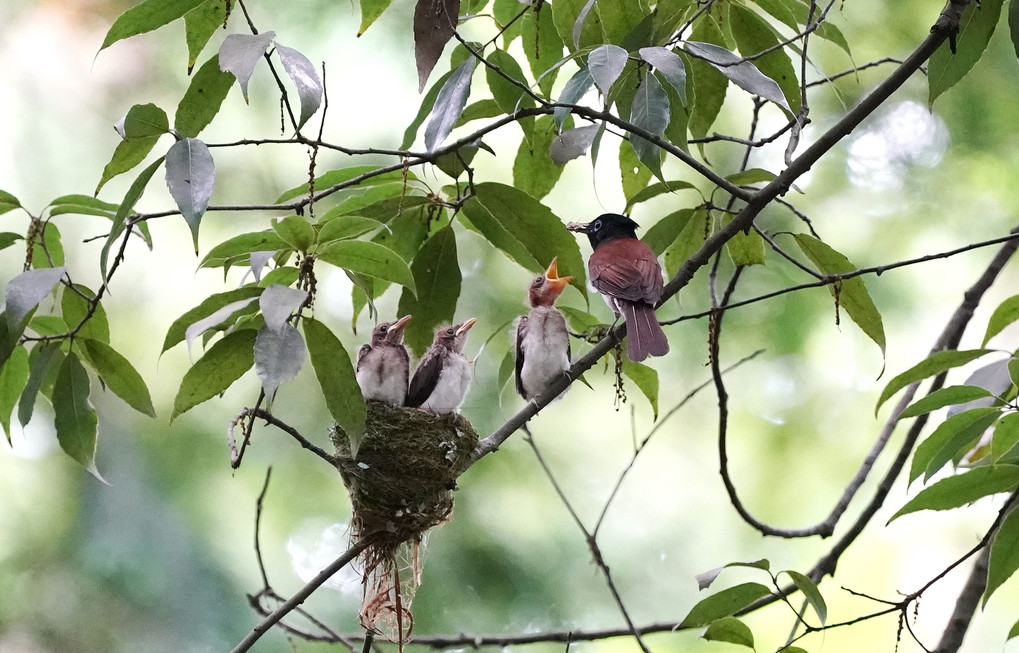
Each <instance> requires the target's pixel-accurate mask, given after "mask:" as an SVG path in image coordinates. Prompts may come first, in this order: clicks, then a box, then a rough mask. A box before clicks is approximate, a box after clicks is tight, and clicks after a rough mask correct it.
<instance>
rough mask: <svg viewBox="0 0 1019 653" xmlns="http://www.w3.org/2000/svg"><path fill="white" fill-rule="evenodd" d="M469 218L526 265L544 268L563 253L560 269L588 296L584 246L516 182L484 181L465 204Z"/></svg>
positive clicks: (497, 245) (532, 268) (529, 267)
mask: <svg viewBox="0 0 1019 653" xmlns="http://www.w3.org/2000/svg"><path fill="white" fill-rule="evenodd" d="M463 212H464V214H465V215H466V216H467V219H468V220H470V221H471V223H472V224H473V225H474V226H475V227H477V228H478V230H479V231H481V233H482V234H483V235H484V236H485V238H487V239H488V240H489V242H491V243H492V244H493V245H495V246H496V247H498V248H499V249H501V250H502V251H504V252H505V253H506V254H508V255H509V256H510V257H512V258H513V259H514V260H516V261H517V263H519V264H520V265H522V266H524V268H525V269H527V270H530V271H531V272H534V273H539V272H542V271H543V270H544V269H545V268H546V267H548V264H549V262H550V261H551V260H552V259H553V258H554V257H556V256H558V257H559V272H560V274H562V275H570V276H572V277H573V281H571V282H570V284H571V285H572V286H573V287H575V288H576V289H577V290H579V291H580V292H581V294H582V295H584V297H587V274H586V272H585V269H584V261H583V259H582V258H581V256H580V247H579V246H578V245H577V240H576V239H575V238H574V237H573V235H572V234H571V233H570V232H568V231H566V229H565V227H564V226H563V222H562V220H560V219H559V218H558V217H556V215H555V214H553V213H552V211H550V210H549V209H548V208H547V207H545V206H544V205H543V204H541V203H540V202H538V201H537V200H536V199H534V198H533V197H531V196H530V195H528V194H527V193H524V192H523V191H520V190H518V189H516V188H513V187H512V186H507V185H505V184H500V183H496V182H484V183H480V184H477V186H475V194H474V197H472V198H470V199H469V200H467V201H466V202H465V203H464V205H463Z"/></svg>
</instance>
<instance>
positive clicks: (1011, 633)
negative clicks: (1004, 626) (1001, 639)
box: [1005, 621, 1019, 641]
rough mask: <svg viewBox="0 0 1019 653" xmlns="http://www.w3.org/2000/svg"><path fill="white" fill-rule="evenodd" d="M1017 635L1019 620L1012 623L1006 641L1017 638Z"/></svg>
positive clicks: (1018, 633)
mask: <svg viewBox="0 0 1019 653" xmlns="http://www.w3.org/2000/svg"><path fill="white" fill-rule="evenodd" d="M1016 637H1019V621H1017V622H1015V623H1014V624H1012V628H1011V629H1010V630H1009V631H1008V637H1006V638H1005V641H1009V640H1012V639H1015V638H1016Z"/></svg>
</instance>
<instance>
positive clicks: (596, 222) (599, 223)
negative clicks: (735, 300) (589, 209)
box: [594, 220, 601, 231]
mask: <svg viewBox="0 0 1019 653" xmlns="http://www.w3.org/2000/svg"><path fill="white" fill-rule="evenodd" d="M599 229H601V220H595V221H594V230H595V231H598V230H599Z"/></svg>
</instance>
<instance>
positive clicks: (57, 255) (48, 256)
mask: <svg viewBox="0 0 1019 653" xmlns="http://www.w3.org/2000/svg"><path fill="white" fill-rule="evenodd" d="M63 264H64V246H63V245H62V244H61V243H60V230H59V229H57V225H55V224H53V223H52V222H47V223H46V226H45V228H43V232H42V242H39V238H38V237H37V238H36V239H35V241H34V242H33V243H32V265H31V267H32V268H52V267H60V266H62V265H63Z"/></svg>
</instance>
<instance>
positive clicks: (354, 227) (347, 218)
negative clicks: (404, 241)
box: [315, 215, 383, 245]
mask: <svg viewBox="0 0 1019 653" xmlns="http://www.w3.org/2000/svg"><path fill="white" fill-rule="evenodd" d="M382 226H383V225H382V223H381V222H379V221H378V220H373V219H371V218H362V217H360V216H357V215H340V216H336V217H333V218H330V219H328V220H327V219H326V216H322V219H321V221H320V224H319V225H318V232H317V234H316V235H315V242H316V243H317V244H319V245H322V244H325V243H331V242H332V241H334V240H347V239H350V238H357V237H358V236H363V235H364V234H366V233H368V232H370V231H375V230H376V229H379V228H381V227H382Z"/></svg>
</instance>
